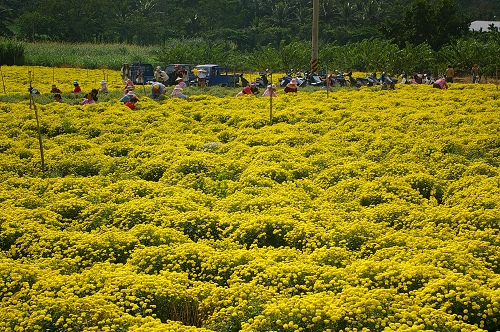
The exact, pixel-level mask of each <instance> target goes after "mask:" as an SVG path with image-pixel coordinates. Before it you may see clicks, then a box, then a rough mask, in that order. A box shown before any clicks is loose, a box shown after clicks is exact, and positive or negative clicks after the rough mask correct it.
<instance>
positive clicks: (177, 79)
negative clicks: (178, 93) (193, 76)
mask: <svg viewBox="0 0 500 332" xmlns="http://www.w3.org/2000/svg"><path fill="white" fill-rule="evenodd" d="M182 80H183V78H182V77H177V78H176V79H175V81H176V82H177V81H182Z"/></svg>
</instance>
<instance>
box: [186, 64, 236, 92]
mask: <svg viewBox="0 0 500 332" xmlns="http://www.w3.org/2000/svg"><path fill="white" fill-rule="evenodd" d="M194 69H195V71H197V72H199V71H200V70H201V71H204V72H205V73H206V78H205V82H206V85H207V86H228V87H237V86H240V77H241V78H242V76H243V75H242V74H235V73H233V74H230V73H229V70H228V68H227V67H226V66H219V65H214V64H207V65H198V66H196V67H195V68H194ZM191 84H193V85H199V82H198V78H195V79H194V80H193V81H191Z"/></svg>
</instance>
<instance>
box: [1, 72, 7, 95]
mask: <svg viewBox="0 0 500 332" xmlns="http://www.w3.org/2000/svg"><path fill="white" fill-rule="evenodd" d="M0 75H1V76H2V85H3V93H4V94H5V95H6V94H7V92H6V91H5V82H4V80H3V72H2V66H0Z"/></svg>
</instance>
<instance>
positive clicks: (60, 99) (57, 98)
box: [54, 93, 64, 103]
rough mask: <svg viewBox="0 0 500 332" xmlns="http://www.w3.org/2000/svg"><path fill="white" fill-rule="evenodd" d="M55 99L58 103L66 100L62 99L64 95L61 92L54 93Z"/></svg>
mask: <svg viewBox="0 0 500 332" xmlns="http://www.w3.org/2000/svg"><path fill="white" fill-rule="evenodd" d="M54 101H55V102H56V103H64V101H63V99H62V97H61V94H60V93H56V94H55V95H54Z"/></svg>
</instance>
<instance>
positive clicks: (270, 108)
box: [266, 72, 273, 126]
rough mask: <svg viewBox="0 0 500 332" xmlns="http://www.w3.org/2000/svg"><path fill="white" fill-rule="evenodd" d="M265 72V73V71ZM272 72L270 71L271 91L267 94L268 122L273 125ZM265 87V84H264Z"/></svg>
mask: <svg viewBox="0 0 500 332" xmlns="http://www.w3.org/2000/svg"><path fill="white" fill-rule="evenodd" d="M266 74H267V73H266ZM272 86H273V72H271V91H270V92H271V93H270V94H269V123H270V124H271V126H272V125H273V88H272ZM266 89H267V86H266Z"/></svg>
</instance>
